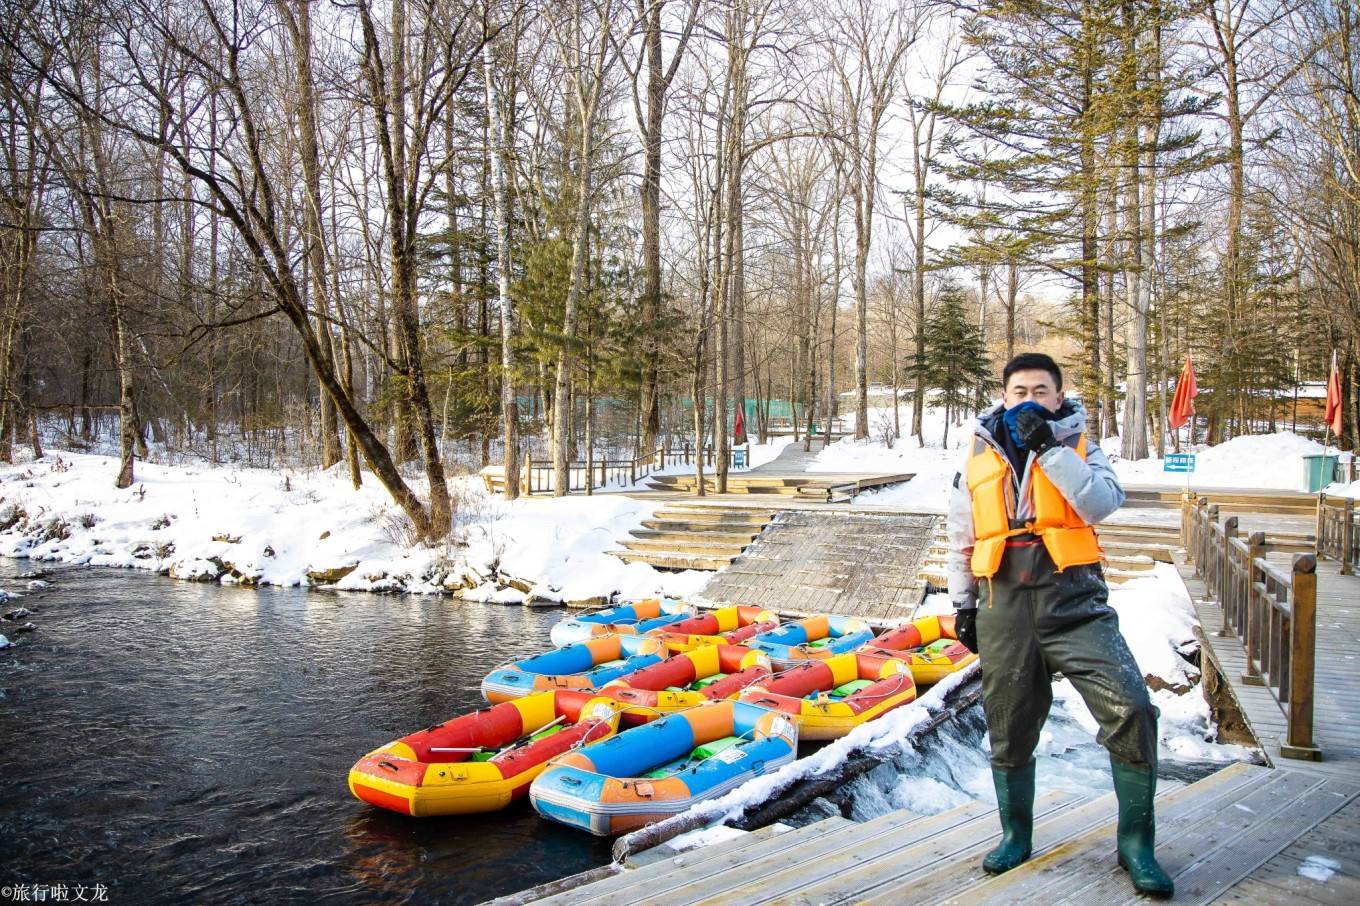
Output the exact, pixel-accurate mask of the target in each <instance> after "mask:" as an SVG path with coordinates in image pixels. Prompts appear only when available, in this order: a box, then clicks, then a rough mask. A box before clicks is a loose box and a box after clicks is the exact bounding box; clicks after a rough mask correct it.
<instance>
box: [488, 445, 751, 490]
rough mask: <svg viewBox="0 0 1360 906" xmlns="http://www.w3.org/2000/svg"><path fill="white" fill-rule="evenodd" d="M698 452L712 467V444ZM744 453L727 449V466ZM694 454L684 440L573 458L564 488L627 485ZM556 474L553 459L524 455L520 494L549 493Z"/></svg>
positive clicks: (684, 461)
mask: <svg viewBox="0 0 1360 906" xmlns="http://www.w3.org/2000/svg"><path fill="white" fill-rule="evenodd" d="M697 455H702V456H703V457H704V464H705V465H706V466H708V467H710V468H711V467H712V466H713V457H714V452H713V447H712V446H711V445H710V446H705V447H704V448H703V450H702V451H701V452H699V453H698V454H697ZM746 455H747V451H746V450H744V449H743V450H732V449H729V450H728V465H729V467H730V468H737V467H738V466H739V465H740V466H743V467H745V466H749V462H748V461H747V459H746ZM695 457H696V449H695V448H694V447H692V446H690V445H689V444H687V443H686V444H681V445H680V446H678V447H671V448H667V447H658V448H656V449H655V450H653V451H652V452H650V453H643V454H641V455H640V456H637V457H635V458H633V459H606V458H603V457H601V458H597V459H594V460H591V461H589V462H587V461H586V460H572V461H571V462H569V463H568V464H567V476H568V478H567V490H568V491H569V492H576V491H580V492H584V493H586V494H590V493H592V492H593V491H595V490H599V489H604V488H610V487H614V488H626V487H629V486H631V485H634V484H637V483H638V482H639V481H641V480H642V479H644V478H646V477H647V476H649V475H651V474H653V473H655V472H660V471H661V470H663V469H666V468H670V467H674V466H683V465H693V464H694V460H695ZM556 474H557V470H556V469H554V468H553V464H552V460H548V459H534V458H533V457H532V456H530V457H526V458H525V460H524V465H523V467H522V469H521V473H520V493H521V494H543V493H552V492H553V491H554V490H555V489H556ZM490 485H491V481H490V480H489V479H488V488H489V489H490V490H492V493H494V492H495V491H494V489H493V488H490Z"/></svg>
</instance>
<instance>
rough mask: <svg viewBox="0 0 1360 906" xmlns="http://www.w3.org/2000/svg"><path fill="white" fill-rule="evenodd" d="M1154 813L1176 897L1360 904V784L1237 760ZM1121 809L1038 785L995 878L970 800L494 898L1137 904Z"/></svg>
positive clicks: (979, 812)
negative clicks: (1124, 863)
mask: <svg viewBox="0 0 1360 906" xmlns="http://www.w3.org/2000/svg"><path fill="white" fill-rule="evenodd" d="M1157 809H1158V819H1159V820H1158V848H1159V853H1160V855H1161V858H1162V863H1163V866H1164V867H1165V868H1166V869H1167V871H1168V872H1169V873H1170V874H1171V875H1172V877H1173V879H1174V880H1175V882H1176V885H1177V888H1178V890H1177V897H1176V901H1177V902H1184V903H1212V902H1218V901H1238V902H1243V901H1249V902H1283V901H1284V900H1285V899H1286V898H1288V897H1295V898H1297V899H1296V900H1295V901H1296V902H1297V900H1303V901H1304V902H1308V901H1309V900H1314V901H1317V902H1337V903H1339V902H1343V901H1344V902H1355V901H1356V900H1355V899H1354V898H1348V894H1353V893H1354V892H1355V891H1356V890H1357V885H1360V881H1357V880H1356V877H1357V876H1356V874H1355V872H1354V870H1353V866H1354V865H1355V864H1356V862H1357V859H1360V839H1358V838H1357V836H1356V835H1355V833H1354V828H1355V820H1356V813H1357V811H1360V786H1357V785H1355V784H1348V783H1345V782H1343V781H1338V780H1335V779H1331V778H1325V777H1320V776H1317V775H1314V774H1307V773H1303V772H1300V771H1293V770H1289V769H1275V770H1272V769H1270V768H1264V767H1257V766H1254V765H1248V764H1236V765H1232V766H1230V767H1227V768H1225V769H1223V770H1221V771H1219V772H1217V773H1216V774H1213V775H1210V776H1209V777H1207V778H1205V779H1203V780H1200V781H1198V782H1196V783H1193V784H1190V785H1188V786H1184V785H1181V784H1179V783H1176V782H1174V781H1171V782H1164V783H1163V784H1161V785H1160V787H1159V792H1158V806H1157ZM1116 811H1117V806H1116V804H1115V801H1114V795H1113V794H1108V795H1105V796H1101V797H1100V798H1098V799H1083V798H1081V797H1079V796H1074V795H1073V794H1071V793H1065V792H1059V791H1053V792H1049V793H1046V794H1044V795H1041V796H1040V797H1039V798H1038V800H1037V801H1036V802H1035V828H1034V857H1033V858H1032V859H1031V860H1030V861H1029V862H1027V863H1025V864H1024V865H1023V866H1021V867H1020V868H1018V869H1016V870H1014V871H1011V872H1008V873H1007V874H1005V875H1001V876H998V877H990V876H988V875H986V874H984V873H983V872H982V869H981V865H980V862H981V858H982V856H983V854H984V853H985V852H986V851H987V850H988V849H989V848H990V847H992V846H994V845H995V843H996V840H997V838H998V837H999V827H998V825H997V821H996V816H995V813H994V812H993V810H992V807H991V806H990V805H988V804H986V803H981V802H972V803H968V804H967V805H964V806H960V807H959V808H957V809H952V810H949V811H946V812H942V813H940V814H938V815H932V816H928V817H922V816H918V815H914V814H912V813H910V812H891V813H889V814H886V815H883V816H881V817H878V818H875V819H873V820H871V821H866V822H863V823H855V822H848V821H845V820H844V819H842V818H828V819H826V820H825V821H822V822H819V823H817V824H812V825H808V826H807V827H803V828H800V829H798V830H795V831H789V832H786V833H782V834H770V833H768V832H767V831H761V832H757V833H755V834H751V835H749V836H745V837H740V838H737V839H734V840H728V841H725V842H723V843H719V844H715V845H713V846H708V847H704V848H702V849H698V850H694V851H692V852H687V853H683V854H672V855H670V856H667V857H664V858H657V859H655V860H652V861H649V862H647V864H645V865H642V866H641V867H638V868H623V869H619V870H616V871H615V872H614V873H612V874H609V875H607V876H603V877H602V876H601V875H600V873H599V872H594V873H588V874H587V875H585V876H583V877H582V883H581V884H579V885H575V886H573V885H571V884H570V882H569V881H567V882H558V883H556V884H554V885H548V886H545V888H542V889H540V890H536V891H534V890H531V891H525V892H524V893H522V894H518V895H515V896H512V897H506V898H502V899H501V900H498V901H496V903H498V904H504V906H510V904H524V903H544V904H564V906H565V904H571V906H576V904H584V903H599V904H621V903H656V904H665V906H683V904H712V906H738V904H749V906H754V904H766V903H768V904H807V906H811V904H822V903H882V904H893V906H896V904H899V903H926V902H943V903H960V904H963V903H967V904H973V903H995V904H998V906H1000V904H1008V903H1017V902H1042V903H1059V902H1061V903H1070V904H1073V906H1086V904H1090V903H1100V904H1102V906H1105V904H1113V903H1137V902H1141V901H1142V898H1141V897H1140V896H1138V894H1137V893H1136V892H1135V891H1134V890H1133V887H1132V885H1131V884H1130V883H1129V881H1128V876H1127V875H1126V874H1125V873H1124V872H1123V871H1122V870H1121V869H1120V868H1119V867H1118V865H1117V864H1116V862H1115V857H1114V820H1115V814H1116ZM1320 853H1330V854H1334V855H1331V856H1329V857H1330V858H1333V859H1335V860H1336V861H1335V863H1333V864H1338V863H1340V864H1341V868H1340V870H1339V871H1338V873H1337V874H1336V875H1335V876H1334V877H1333V878H1332V879H1330V880H1329V882H1328V883H1326V884H1322V883H1319V882H1316V881H1310V880H1309V879H1307V878H1304V877H1302V876H1300V875H1299V874H1298V868H1299V867H1300V866H1302V865H1303V860H1304V859H1307V858H1308V857H1309V856H1316V855H1318V854H1320ZM1342 860H1345V862H1344V863H1343V862H1342ZM1347 866H1351V868H1348V867H1347ZM1248 894H1249V895H1248Z"/></svg>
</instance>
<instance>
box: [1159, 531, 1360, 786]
mask: <svg viewBox="0 0 1360 906" xmlns="http://www.w3.org/2000/svg"><path fill="white" fill-rule="evenodd" d="M1267 557H1268V559H1270V560H1271V561H1272V562H1276V563H1279V564H1281V565H1282V566H1287V565H1288V564H1289V562H1290V559H1291V555H1290V554H1288V553H1276V552H1271V553H1269V554H1268V555H1267ZM1179 569H1180V571H1181V576H1182V578H1184V579H1185V584H1186V588H1187V589H1188V590H1189V591H1190V596H1191V598H1192V599H1193V600H1194V603H1195V611H1196V613H1197V614H1198V616H1199V622H1200V626H1201V627H1202V629H1203V632H1204V636H1205V641H1206V643H1207V644H1208V645H1209V646H1210V654H1211V656H1212V657H1213V659H1214V660H1215V661H1216V662H1217V663H1218V665H1219V667H1220V672H1221V674H1222V675H1223V677H1224V678H1225V679H1226V680H1227V681H1228V685H1229V688H1230V690H1231V692H1232V695H1233V697H1234V698H1235V699H1236V700H1237V703H1238V706H1239V708H1240V709H1241V711H1242V714H1243V716H1244V717H1245V718H1246V720H1247V722H1248V724H1250V726H1251V730H1252V732H1253V733H1254V734H1255V736H1256V738H1257V739H1258V740H1260V742H1261V746H1262V748H1263V749H1264V750H1265V752H1266V755H1267V757H1268V758H1270V759H1271V760H1272V761H1273V762H1275V763H1277V764H1286V765H1288V766H1289V767H1291V768H1295V769H1298V770H1302V771H1305V772H1310V773H1314V774H1318V775H1320V776H1331V777H1337V778H1339V779H1347V780H1350V781H1352V782H1355V783H1360V577H1358V576H1343V575H1341V574H1340V569H1339V567H1338V564H1337V563H1336V562H1335V561H1331V560H1320V561H1318V566H1317V579H1318V590H1317V649H1316V650H1317V662H1316V668H1315V673H1314V676H1315V687H1314V701H1313V736H1314V743H1315V745H1317V746H1318V748H1320V749H1321V750H1322V760H1321V761H1319V762H1304V761H1296V760H1289V759H1283V758H1281V757H1280V744H1281V743H1282V742H1283V740H1284V733H1285V717H1284V712H1283V711H1281V710H1280V706H1279V704H1277V703H1276V701H1275V699H1274V697H1273V696H1272V695H1271V693H1270V691H1269V690H1268V689H1267V688H1265V687H1264V686H1255V685H1248V684H1246V683H1244V682H1242V675H1243V673H1244V672H1245V670H1246V653H1245V651H1244V650H1243V648H1242V643H1241V640H1240V639H1238V638H1237V637H1236V636H1232V635H1227V636H1225V635H1223V611H1222V610H1221V609H1220V608H1219V606H1218V604H1217V603H1215V602H1213V601H1206V600H1204V594H1205V590H1204V584H1203V583H1202V582H1200V580H1199V579H1198V578H1196V577H1195V575H1194V569H1193V567H1192V566H1190V565H1187V564H1184V563H1182V564H1180V565H1179Z"/></svg>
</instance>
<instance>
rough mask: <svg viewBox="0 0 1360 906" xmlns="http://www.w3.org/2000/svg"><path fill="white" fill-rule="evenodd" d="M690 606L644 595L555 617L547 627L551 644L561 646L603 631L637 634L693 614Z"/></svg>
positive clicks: (601, 633)
mask: <svg viewBox="0 0 1360 906" xmlns="http://www.w3.org/2000/svg"><path fill="white" fill-rule="evenodd" d="M693 614H694V608H693V607H690V606H689V605H688V604H686V603H685V602H684V601H674V600H671V599H670V598H666V599H664V600H663V599H660V598H648V599H647V600H645V601H634V602H632V603H631V604H624V605H621V606H619V607H611V608H609V609H608V610H597V611H594V612H592V613H586V614H581V615H580V616H575V617H568V618H566V619H564V620H559V621H558V622H557V623H555V624H554V625H553V628H552V629H551V630H550V631H549V633H548V637H549V638H550V639H552V643H553V645H555V646H557V647H558V648H562V647H564V646H566V645H574V644H576V643H577V642H584V641H586V640H587V639H593V638H599V637H600V636H604V635H611V634H618V635H640V634H642V633H644V632H647V631H648V630H652V629H658V628H660V627H662V626H667V625H669V624H671V623H678V622H679V621H681V620H684V619H686V618H688V617H690V616H693Z"/></svg>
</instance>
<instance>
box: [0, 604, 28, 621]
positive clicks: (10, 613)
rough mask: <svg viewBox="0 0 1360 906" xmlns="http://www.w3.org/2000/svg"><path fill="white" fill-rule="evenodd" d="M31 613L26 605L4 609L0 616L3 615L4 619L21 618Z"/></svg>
mask: <svg viewBox="0 0 1360 906" xmlns="http://www.w3.org/2000/svg"><path fill="white" fill-rule="evenodd" d="M32 614H33V611H31V610H29V609H28V608H27V607H16V608H14V609H13V610H7V611H5V612H4V613H3V614H0V616H3V617H4V618H5V619H6V620H22V619H23V618H24V617H27V616H31V615H32Z"/></svg>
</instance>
